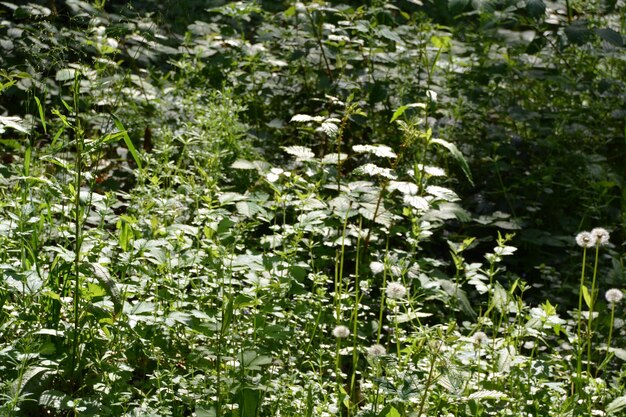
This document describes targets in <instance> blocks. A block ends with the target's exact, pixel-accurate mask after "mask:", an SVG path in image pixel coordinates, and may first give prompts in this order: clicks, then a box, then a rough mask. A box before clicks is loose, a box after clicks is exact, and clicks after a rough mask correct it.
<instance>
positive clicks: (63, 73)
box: [54, 68, 76, 81]
mask: <svg viewBox="0 0 626 417" xmlns="http://www.w3.org/2000/svg"><path fill="white" fill-rule="evenodd" d="M75 76H76V70H75V69H74V68H63V69H60V70H58V71H57V73H56V76H55V77H54V78H55V79H56V80H57V81H69V80H73V79H74V77H75Z"/></svg>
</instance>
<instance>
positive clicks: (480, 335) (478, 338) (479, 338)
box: [472, 332, 489, 345]
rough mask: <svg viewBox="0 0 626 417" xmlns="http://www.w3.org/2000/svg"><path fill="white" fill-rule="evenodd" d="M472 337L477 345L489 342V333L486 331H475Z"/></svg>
mask: <svg viewBox="0 0 626 417" xmlns="http://www.w3.org/2000/svg"><path fill="white" fill-rule="evenodd" d="M472 339H474V343H476V344H477V345H482V344H485V343H487V341H488V340H489V337H487V334H485V332H476V333H474V336H472Z"/></svg>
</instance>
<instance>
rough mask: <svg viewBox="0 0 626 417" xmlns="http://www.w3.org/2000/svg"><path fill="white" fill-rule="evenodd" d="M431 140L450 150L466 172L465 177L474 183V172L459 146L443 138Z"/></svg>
mask: <svg viewBox="0 0 626 417" xmlns="http://www.w3.org/2000/svg"><path fill="white" fill-rule="evenodd" d="M431 142H432V143H436V144H437V145H440V146H443V147H444V148H446V149H447V150H448V152H450V155H452V157H453V158H454V160H455V161H456V162H457V163H458V164H459V166H460V167H461V170H462V171H463V173H464V174H465V177H466V178H467V180H468V181H469V182H470V184H471V185H474V181H473V180H472V173H471V172H470V168H469V165H468V164H467V161H466V160H465V157H464V156H463V154H462V153H461V151H459V148H457V147H456V145H455V144H454V143H450V142H448V141H446V140H443V139H437V138H434V139H432V140H431Z"/></svg>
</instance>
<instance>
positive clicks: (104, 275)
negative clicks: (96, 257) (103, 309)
mask: <svg viewBox="0 0 626 417" xmlns="http://www.w3.org/2000/svg"><path fill="white" fill-rule="evenodd" d="M91 268H92V270H93V273H94V276H95V277H96V279H97V280H98V282H99V283H100V285H102V287H103V288H104V290H105V291H106V293H107V294H108V296H109V297H110V298H111V302H112V303H113V312H114V314H115V315H117V314H118V313H119V312H120V311H122V306H123V303H122V296H121V295H120V290H119V289H118V288H117V284H116V283H115V281H114V280H113V279H112V278H111V274H110V273H109V270H108V269H107V268H106V267H105V266H104V265H100V264H99V263H92V264H91Z"/></svg>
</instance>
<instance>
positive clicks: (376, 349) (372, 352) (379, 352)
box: [367, 343, 387, 357]
mask: <svg viewBox="0 0 626 417" xmlns="http://www.w3.org/2000/svg"><path fill="white" fill-rule="evenodd" d="M386 353H387V351H386V350H385V347H384V346H383V345H379V344H378V343H376V344H373V345H372V346H370V347H368V348H367V355H368V356H372V357H377V356H383V355H384V354H386Z"/></svg>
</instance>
